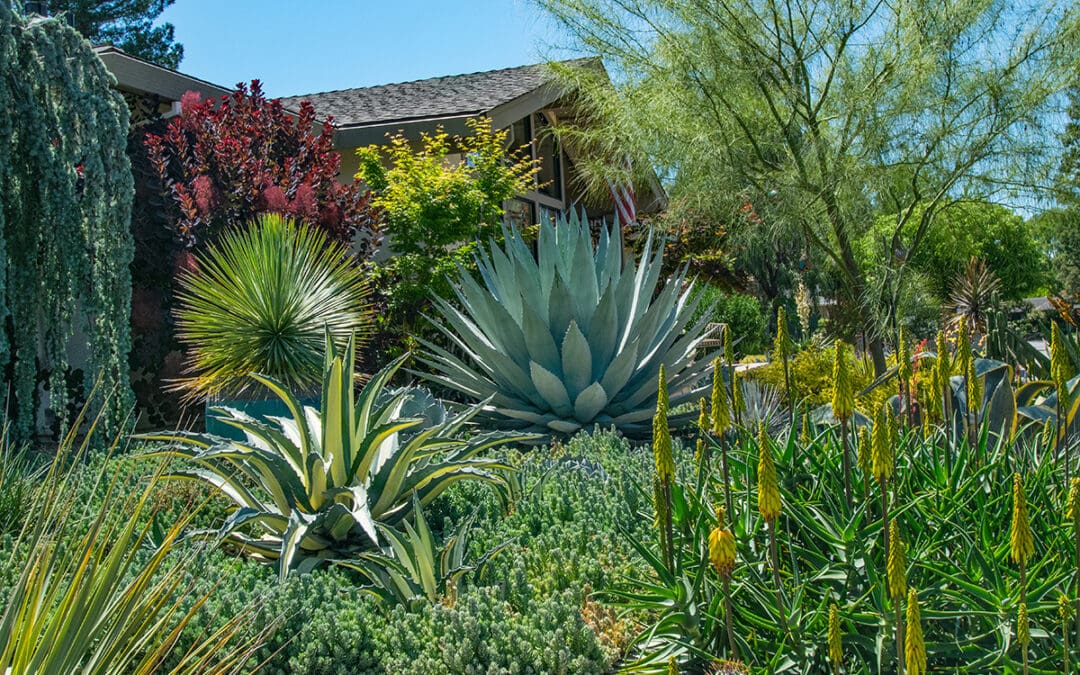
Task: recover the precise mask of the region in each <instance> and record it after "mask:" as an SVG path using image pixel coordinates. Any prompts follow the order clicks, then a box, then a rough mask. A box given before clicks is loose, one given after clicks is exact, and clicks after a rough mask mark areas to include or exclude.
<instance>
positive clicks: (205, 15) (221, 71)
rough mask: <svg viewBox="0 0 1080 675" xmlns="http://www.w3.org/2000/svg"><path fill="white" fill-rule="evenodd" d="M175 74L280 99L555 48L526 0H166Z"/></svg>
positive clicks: (490, 65)
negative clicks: (255, 88) (242, 85)
mask: <svg viewBox="0 0 1080 675" xmlns="http://www.w3.org/2000/svg"><path fill="white" fill-rule="evenodd" d="M161 19H162V20H163V21H169V22H172V24H173V25H174V26H175V27H176V39H177V40H178V41H179V42H181V43H182V44H183V45H184V60H183V62H182V63H181V64H180V70H181V71H183V72H185V73H187V74H189V75H193V76H195V77H200V78H202V79H205V80H209V81H210V82H214V83H215V84H220V85H224V86H231V85H234V84H236V83H237V82H240V81H247V80H251V79H253V78H258V79H260V80H262V81H263V84H264V88H265V90H266V92H267V94H269V95H271V96H289V95H294V94H307V93H312V92H319V91H327V90H331V89H345V88H349V87H361V86H367V85H373V84H384V83H388V82H401V81H405V80H415V79H421V78H425V77H435V76H439V75H455V74H458V73H468V72H475V71H479V70H491V69H495V68H506V67H510V66H518V65H522V64H526V63H536V62H540V61H543V60H545V59H546V58H547V57H551V58H565V57H568V56H572V55H574V54H571V53H568V52H564V51H561V50H559V49H558V48H557V47H555V46H554V45H556V43H557V39H556V31H555V29H554V27H553V25H552V24H551V22H550V20H549V19H548V18H547V17H545V16H544V15H543V13H542V12H541V11H540V10H539V9H537V8H536V7H535V5H534V4H533V3H532V1H531V0H390V1H389V2H388V1H386V0H376V1H373V0H320V1H318V2H311V1H298V0H176V2H175V4H173V5H172V6H171V7H170V8H169V9H167V10H166V11H165V13H164V14H162V16H161Z"/></svg>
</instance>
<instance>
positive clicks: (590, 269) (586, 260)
mask: <svg viewBox="0 0 1080 675" xmlns="http://www.w3.org/2000/svg"><path fill="white" fill-rule="evenodd" d="M571 265H572V266H573V269H574V270H579V269H580V270H584V271H585V273H577V274H574V273H573V272H568V273H567V274H566V275H565V276H564V277H563V278H564V279H574V280H575V282H580V283H574V284H573V285H570V286H569V290H570V296H571V297H572V298H573V303H574V316H575V317H577V324H578V325H579V326H580V329H581V330H583V331H585V332H588V330H589V328H590V326H591V322H592V317H593V313H594V310H595V309H596V303H597V302H598V301H599V299H600V291H599V289H598V287H597V281H596V263H595V261H594V260H593V257H592V242H591V241H590V239H589V233H588V230H587V229H583V230H582V231H581V236H579V237H578V240H577V246H576V247H575V249H574V253H573V260H572V262H571Z"/></svg>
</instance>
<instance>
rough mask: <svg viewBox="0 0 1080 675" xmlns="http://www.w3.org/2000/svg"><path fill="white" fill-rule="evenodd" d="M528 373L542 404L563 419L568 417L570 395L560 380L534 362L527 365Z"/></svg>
mask: <svg viewBox="0 0 1080 675" xmlns="http://www.w3.org/2000/svg"><path fill="white" fill-rule="evenodd" d="M529 372H530V373H531V375H532V382H533V385H534V386H535V387H536V391H537V392H539V394H540V396H541V397H542V398H543V399H544V402H545V403H546V404H547V405H549V406H550V407H551V409H552V410H553V411H554V412H555V414H557V415H560V416H563V417H568V416H570V414H571V411H572V408H571V407H570V394H569V393H567V391H566V386H565V385H563V382H562V380H560V379H559V378H558V376H556V375H555V374H554V373H552V372H551V371H550V370H548V369H547V368H544V367H543V366H541V365H540V364H539V363H537V362H536V361H533V362H531V363H530V364H529Z"/></svg>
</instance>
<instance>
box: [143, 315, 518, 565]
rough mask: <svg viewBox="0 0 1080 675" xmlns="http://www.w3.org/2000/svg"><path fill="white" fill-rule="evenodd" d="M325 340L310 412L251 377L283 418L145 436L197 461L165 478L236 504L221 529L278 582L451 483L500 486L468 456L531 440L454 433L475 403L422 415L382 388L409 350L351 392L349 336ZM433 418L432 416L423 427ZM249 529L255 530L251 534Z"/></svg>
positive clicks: (411, 393) (363, 541) (242, 418)
mask: <svg viewBox="0 0 1080 675" xmlns="http://www.w3.org/2000/svg"><path fill="white" fill-rule="evenodd" d="M325 339H326V364H325V368H324V375H323V388H322V403H321V406H320V408H319V409H315V408H313V407H310V406H302V405H301V404H300V403H299V402H298V401H297V400H296V398H295V397H294V396H293V395H292V394H291V393H289V391H288V389H287V388H286V387H285V386H284V385H283V384H282V383H281V382H278V381H276V380H274V379H272V378H269V377H265V376H263V375H252V378H253V379H255V380H256V381H258V382H260V383H262V384H263V385H265V386H266V387H267V388H268V389H270V390H271V391H272V392H273V393H274V394H275V395H277V396H278V397H279V398H280V399H281V401H282V402H283V403H284V404H285V406H286V407H287V409H288V410H289V414H290V416H289V417H281V418H270V420H268V421H261V420H257V419H254V418H252V417H250V416H248V415H245V414H244V413H242V412H239V411H237V410H231V409H228V408H219V409H216V410H214V411H213V413H214V414H216V415H217V416H218V420H219V421H220V422H221V423H223V424H226V425H228V426H231V427H233V428H236V429H238V430H240V431H241V432H243V434H244V435H245V437H246V440H245V441H231V440H227V439H223V438H219V437H216V436H211V435H208V434H194V433H182V432H176V433H170V434H157V435H149V436H146V437H145V438H148V439H151V440H159V441H161V440H163V441H167V442H168V443H169V445H168V446H166V448H164V449H163V450H160V451H157V453H154V454H167V455H172V456H179V457H181V458H183V459H185V460H187V461H188V462H189V463H190V464H192V465H194V466H193V467H192V468H190V469H186V470H182V471H177V472H175V473H174V474H173V475H174V476H176V477H178V478H185V479H193V480H198V481H202V482H205V483H208V484H210V485H211V486H213V487H215V488H218V489H219V490H221V492H222V494H224V495H225V496H226V497H228V498H229V499H231V500H232V501H233V502H234V503H235V504H236V509H235V511H234V512H233V513H232V514H231V515H230V517H229V518H228V519H227V520H226V521H225V523H224V524H223V525H222V526H221V528H220V530H219V532H218V534H219V535H220V536H222V537H225V538H226V539H227V540H228V541H229V542H231V543H233V544H235V545H236V546H238V547H239V548H240V549H241V550H243V551H246V552H248V553H250V554H253V555H255V556H258V557H260V558H262V559H265V560H270V561H275V562H276V563H277V564H278V570H279V574H280V576H281V577H282V578H284V577H285V576H287V575H288V574H289V573H290V572H291V571H294V570H299V571H301V572H305V571H308V570H311V569H313V568H314V567H316V566H318V565H319V564H321V563H323V562H326V561H329V560H335V559H347V558H350V557H354V556H355V555H356V554H358V553H359V552H361V551H364V550H368V549H372V548H374V547H376V546H377V545H378V543H379V535H378V527H377V523H382V524H384V525H395V524H397V523H399V522H401V520H402V519H404V518H405V517H406V516H407V515H409V514H410V513H411V512H412V511H413V504H414V503H416V504H420V505H425V504H427V503H428V502H430V501H431V500H432V499H434V498H435V497H436V496H438V495H439V494H440V493H442V491H443V490H445V489H446V488H447V487H449V486H450V485H451V484H453V483H454V482H456V481H460V480H480V481H486V482H488V483H491V484H496V485H498V484H501V483H502V478H501V477H500V476H499V475H498V474H497V470H510V468H511V467H509V466H508V465H506V464H503V463H502V462H499V461H496V460H494V459H485V458H479V457H477V455H478V454H479V453H481V452H483V451H484V450H486V449H488V448H491V447H493V446H496V445H500V444H503V443H507V442H513V441H518V440H531V438H532V437H531V436H530V435H528V434H518V435H508V434H504V433H499V432H487V433H479V434H475V435H473V436H471V437H469V438H468V439H465V438H462V435H461V432H462V429H463V428H464V427H465V425H466V424H467V423H468V422H469V420H470V419H471V418H472V417H473V416H474V415H475V414H476V413H477V412H478V411H479V407H475V408H473V409H471V410H469V411H467V412H465V413H463V414H460V415H457V416H453V417H447V416H446V415H445V413H444V412H442V411H441V410H440V413H439V414H437V415H431V414H426V415H424V414H419V413H422V412H423V411H420V410H417V409H416V408H417V406H416V405H415V402H416V401H417V400H422V399H423V398H424V397H425V393H424V392H422V391H421V390H416V389H402V390H398V391H396V392H389V391H387V389H386V385H387V382H389V380H390V378H391V377H392V376H393V375H394V373H395V372H397V370H398V369H399V368H400V367H401V365H402V363H403V362H404V360H405V359H406V358H407V356H408V355H406V356H402V357H401V358H399V359H398V360H396V361H394V362H393V363H392V364H390V365H389V366H387V367H386V368H384V369H383V370H382V371H380V372H379V373H377V374H376V375H374V376H373V377H372V378H371V379H370V380H369V381H368V382H367V384H365V385H364V387H363V388H362V389H361V390H360V391H359V392H355V391H354V389H353V372H354V352H355V349H354V344H353V340H352V338H350V339H349V340H348V341H347V344H346V346H345V347H344V349H342V350H339V349H338V348H337V347H336V346H335V345H334V342H333V340H332V339H331V336H330V335H329V334H327V336H326V338H325ZM412 412H416V413H417V414H415V415H414V414H412ZM432 418H434V419H435V420H437V421H436V422H435V423H433V424H430V423H429V424H427V425H425V419H427V420H428V421H429V422H430V421H431V419H432ZM414 493H415V495H416V502H414V501H413V500H412V495H413V494H414ZM251 527H254V528H255V529H256V530H257V532H258V533H257V534H255V535H251V534H248V533H247V530H248V529H249V528H251Z"/></svg>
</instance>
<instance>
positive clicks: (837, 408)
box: [832, 340, 855, 420]
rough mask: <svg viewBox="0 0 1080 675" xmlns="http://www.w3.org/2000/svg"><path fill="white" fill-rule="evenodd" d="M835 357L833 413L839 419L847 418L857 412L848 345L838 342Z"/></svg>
mask: <svg viewBox="0 0 1080 675" xmlns="http://www.w3.org/2000/svg"><path fill="white" fill-rule="evenodd" d="M834 351H835V356H834V357H833V396H832V408H833V415H834V416H835V417H836V419H838V420H846V419H848V418H850V417H851V415H852V414H853V413H854V412H855V384H854V382H852V378H851V370H850V369H849V368H848V360H847V345H846V344H844V343H843V342H841V341H839V340H838V341H837V342H836V346H835V350H834Z"/></svg>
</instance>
